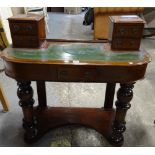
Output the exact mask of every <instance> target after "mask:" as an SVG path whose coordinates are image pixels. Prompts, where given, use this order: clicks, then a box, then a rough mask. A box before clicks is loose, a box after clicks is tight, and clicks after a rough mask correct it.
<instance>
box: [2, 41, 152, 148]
mask: <svg viewBox="0 0 155 155" xmlns="http://www.w3.org/2000/svg"><path fill="white" fill-rule="evenodd" d="M2 57H3V59H4V64H5V73H6V75H8V76H9V77H11V78H14V79H16V80H17V84H18V86H19V88H18V91H17V95H18V97H19V104H20V106H21V107H22V109H23V114H24V119H23V127H24V128H25V130H26V132H25V141H26V142H34V141H36V140H37V139H38V138H40V137H41V136H42V135H43V134H44V133H45V132H47V131H48V130H49V129H50V128H53V127H57V126H60V125H65V124H69V123H70V124H82V125H86V126H89V127H92V128H94V129H96V130H97V131H99V132H100V133H101V134H103V135H104V136H105V137H107V139H108V140H109V142H111V144H114V145H116V146H121V145H122V144H123V142H124V138H123V132H124V131H125V129H126V127H125V115H126V112H127V110H128V109H129V108H130V106H131V105H130V101H131V99H132V97H133V91H132V89H133V84H134V83H135V82H136V81H137V80H140V79H143V78H144V75H145V71H146V67H147V64H148V63H149V62H150V56H149V55H148V54H147V53H146V52H145V51H144V50H140V51H130V52H127V51H111V50H110V45H109V44H108V43H104V44H103V43H72V42H47V43H46V44H45V46H44V47H41V48H39V49H24V48H22V49H21V48H11V47H10V48H7V49H5V50H4V51H3V56H2ZM31 81H36V82H37V92H38V102H39V105H38V106H37V107H33V104H34V100H33V89H32V87H31V85H30V84H31ZM45 81H56V82H100V83H107V88H106V94H105V103H104V107H103V108H100V109H99V108H62V107H57V108H54V107H51V108H50V107H47V103H46V91H45ZM116 83H120V88H119V90H118V92H117V101H116V110H115V109H113V98H114V94H115V85H116Z"/></svg>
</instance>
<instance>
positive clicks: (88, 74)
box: [58, 66, 100, 82]
mask: <svg viewBox="0 0 155 155" xmlns="http://www.w3.org/2000/svg"><path fill="white" fill-rule="evenodd" d="M99 77H100V76H99V72H98V71H97V70H96V69H94V68H81V67H68V66H67V67H63V68H61V67H60V68H58V80H59V81H64V82H68V81H70V82H91V81H92V82H93V81H96V80H97V79H96V78H99Z"/></svg>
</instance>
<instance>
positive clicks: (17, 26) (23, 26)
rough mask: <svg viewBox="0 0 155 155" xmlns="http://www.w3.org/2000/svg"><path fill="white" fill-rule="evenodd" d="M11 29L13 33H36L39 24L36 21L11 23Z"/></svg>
mask: <svg viewBox="0 0 155 155" xmlns="http://www.w3.org/2000/svg"><path fill="white" fill-rule="evenodd" d="M10 29H11V33H12V34H16V35H17V34H21V35H22V34H23V35H36V34H37V25H36V23H35V22H27V23H26V22H24V23H20V22H19V23H18V22H16V23H14V22H11V23H10Z"/></svg>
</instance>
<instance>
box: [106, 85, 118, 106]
mask: <svg viewBox="0 0 155 155" xmlns="http://www.w3.org/2000/svg"><path fill="white" fill-rule="evenodd" d="M115 87H116V83H107V86H106V93H105V101H104V109H108V108H112V107H113V100H114V95H115Z"/></svg>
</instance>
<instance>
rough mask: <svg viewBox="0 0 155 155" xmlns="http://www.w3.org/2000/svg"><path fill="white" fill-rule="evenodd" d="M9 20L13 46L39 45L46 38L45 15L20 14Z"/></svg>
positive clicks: (28, 46)
mask: <svg viewBox="0 0 155 155" xmlns="http://www.w3.org/2000/svg"><path fill="white" fill-rule="evenodd" d="M8 20H9V26H10V31H11V37H12V42H13V47H27V48H30V47H33V48H35V47H39V46H40V45H41V44H42V39H44V38H46V33H45V21H44V17H43V16H40V15H34V14H28V15H26V14H18V15H16V16H13V17H10V18H8Z"/></svg>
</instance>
